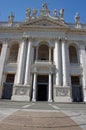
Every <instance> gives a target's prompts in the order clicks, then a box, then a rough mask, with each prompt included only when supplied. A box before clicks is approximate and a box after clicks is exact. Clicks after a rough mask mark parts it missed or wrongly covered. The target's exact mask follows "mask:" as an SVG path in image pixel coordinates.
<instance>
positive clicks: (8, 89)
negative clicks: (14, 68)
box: [2, 74, 15, 99]
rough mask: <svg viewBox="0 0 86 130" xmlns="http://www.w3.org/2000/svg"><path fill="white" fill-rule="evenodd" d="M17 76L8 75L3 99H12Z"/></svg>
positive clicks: (4, 85)
mask: <svg viewBox="0 0 86 130" xmlns="http://www.w3.org/2000/svg"><path fill="white" fill-rule="evenodd" d="M14 77H15V74H7V78H6V82H5V83H4V84H3V91H2V99H11V96H12V91H13V84H14Z"/></svg>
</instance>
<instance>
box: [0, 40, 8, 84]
mask: <svg viewBox="0 0 86 130" xmlns="http://www.w3.org/2000/svg"><path fill="white" fill-rule="evenodd" d="M7 50H8V43H7V41H4V44H3V45H2V50H1V56H0V61H1V62H0V85H1V84H2V76H3V70H4V64H5V60H6V55H7Z"/></svg>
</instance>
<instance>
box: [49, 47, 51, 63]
mask: <svg viewBox="0 0 86 130" xmlns="http://www.w3.org/2000/svg"><path fill="white" fill-rule="evenodd" d="M51 50H52V49H51V47H49V61H51Z"/></svg>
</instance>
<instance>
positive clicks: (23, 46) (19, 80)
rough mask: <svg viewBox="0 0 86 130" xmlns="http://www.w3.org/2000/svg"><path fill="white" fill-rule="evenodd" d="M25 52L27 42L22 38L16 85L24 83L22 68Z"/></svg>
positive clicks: (23, 66)
mask: <svg viewBox="0 0 86 130" xmlns="http://www.w3.org/2000/svg"><path fill="white" fill-rule="evenodd" d="M26 52H27V40H26V39H25V38H24V39H23V41H22V43H21V46H20V54H19V58H20V59H19V63H18V70H17V81H16V84H23V82H24V68H25V60H26Z"/></svg>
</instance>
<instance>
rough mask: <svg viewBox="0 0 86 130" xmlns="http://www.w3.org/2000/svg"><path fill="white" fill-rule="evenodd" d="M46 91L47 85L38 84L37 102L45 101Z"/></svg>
mask: <svg viewBox="0 0 86 130" xmlns="http://www.w3.org/2000/svg"><path fill="white" fill-rule="evenodd" d="M47 89H48V85H45V84H40V85H38V92H37V101H47V98H48V97H47V96H48V94H47V92H48V91H47Z"/></svg>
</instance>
